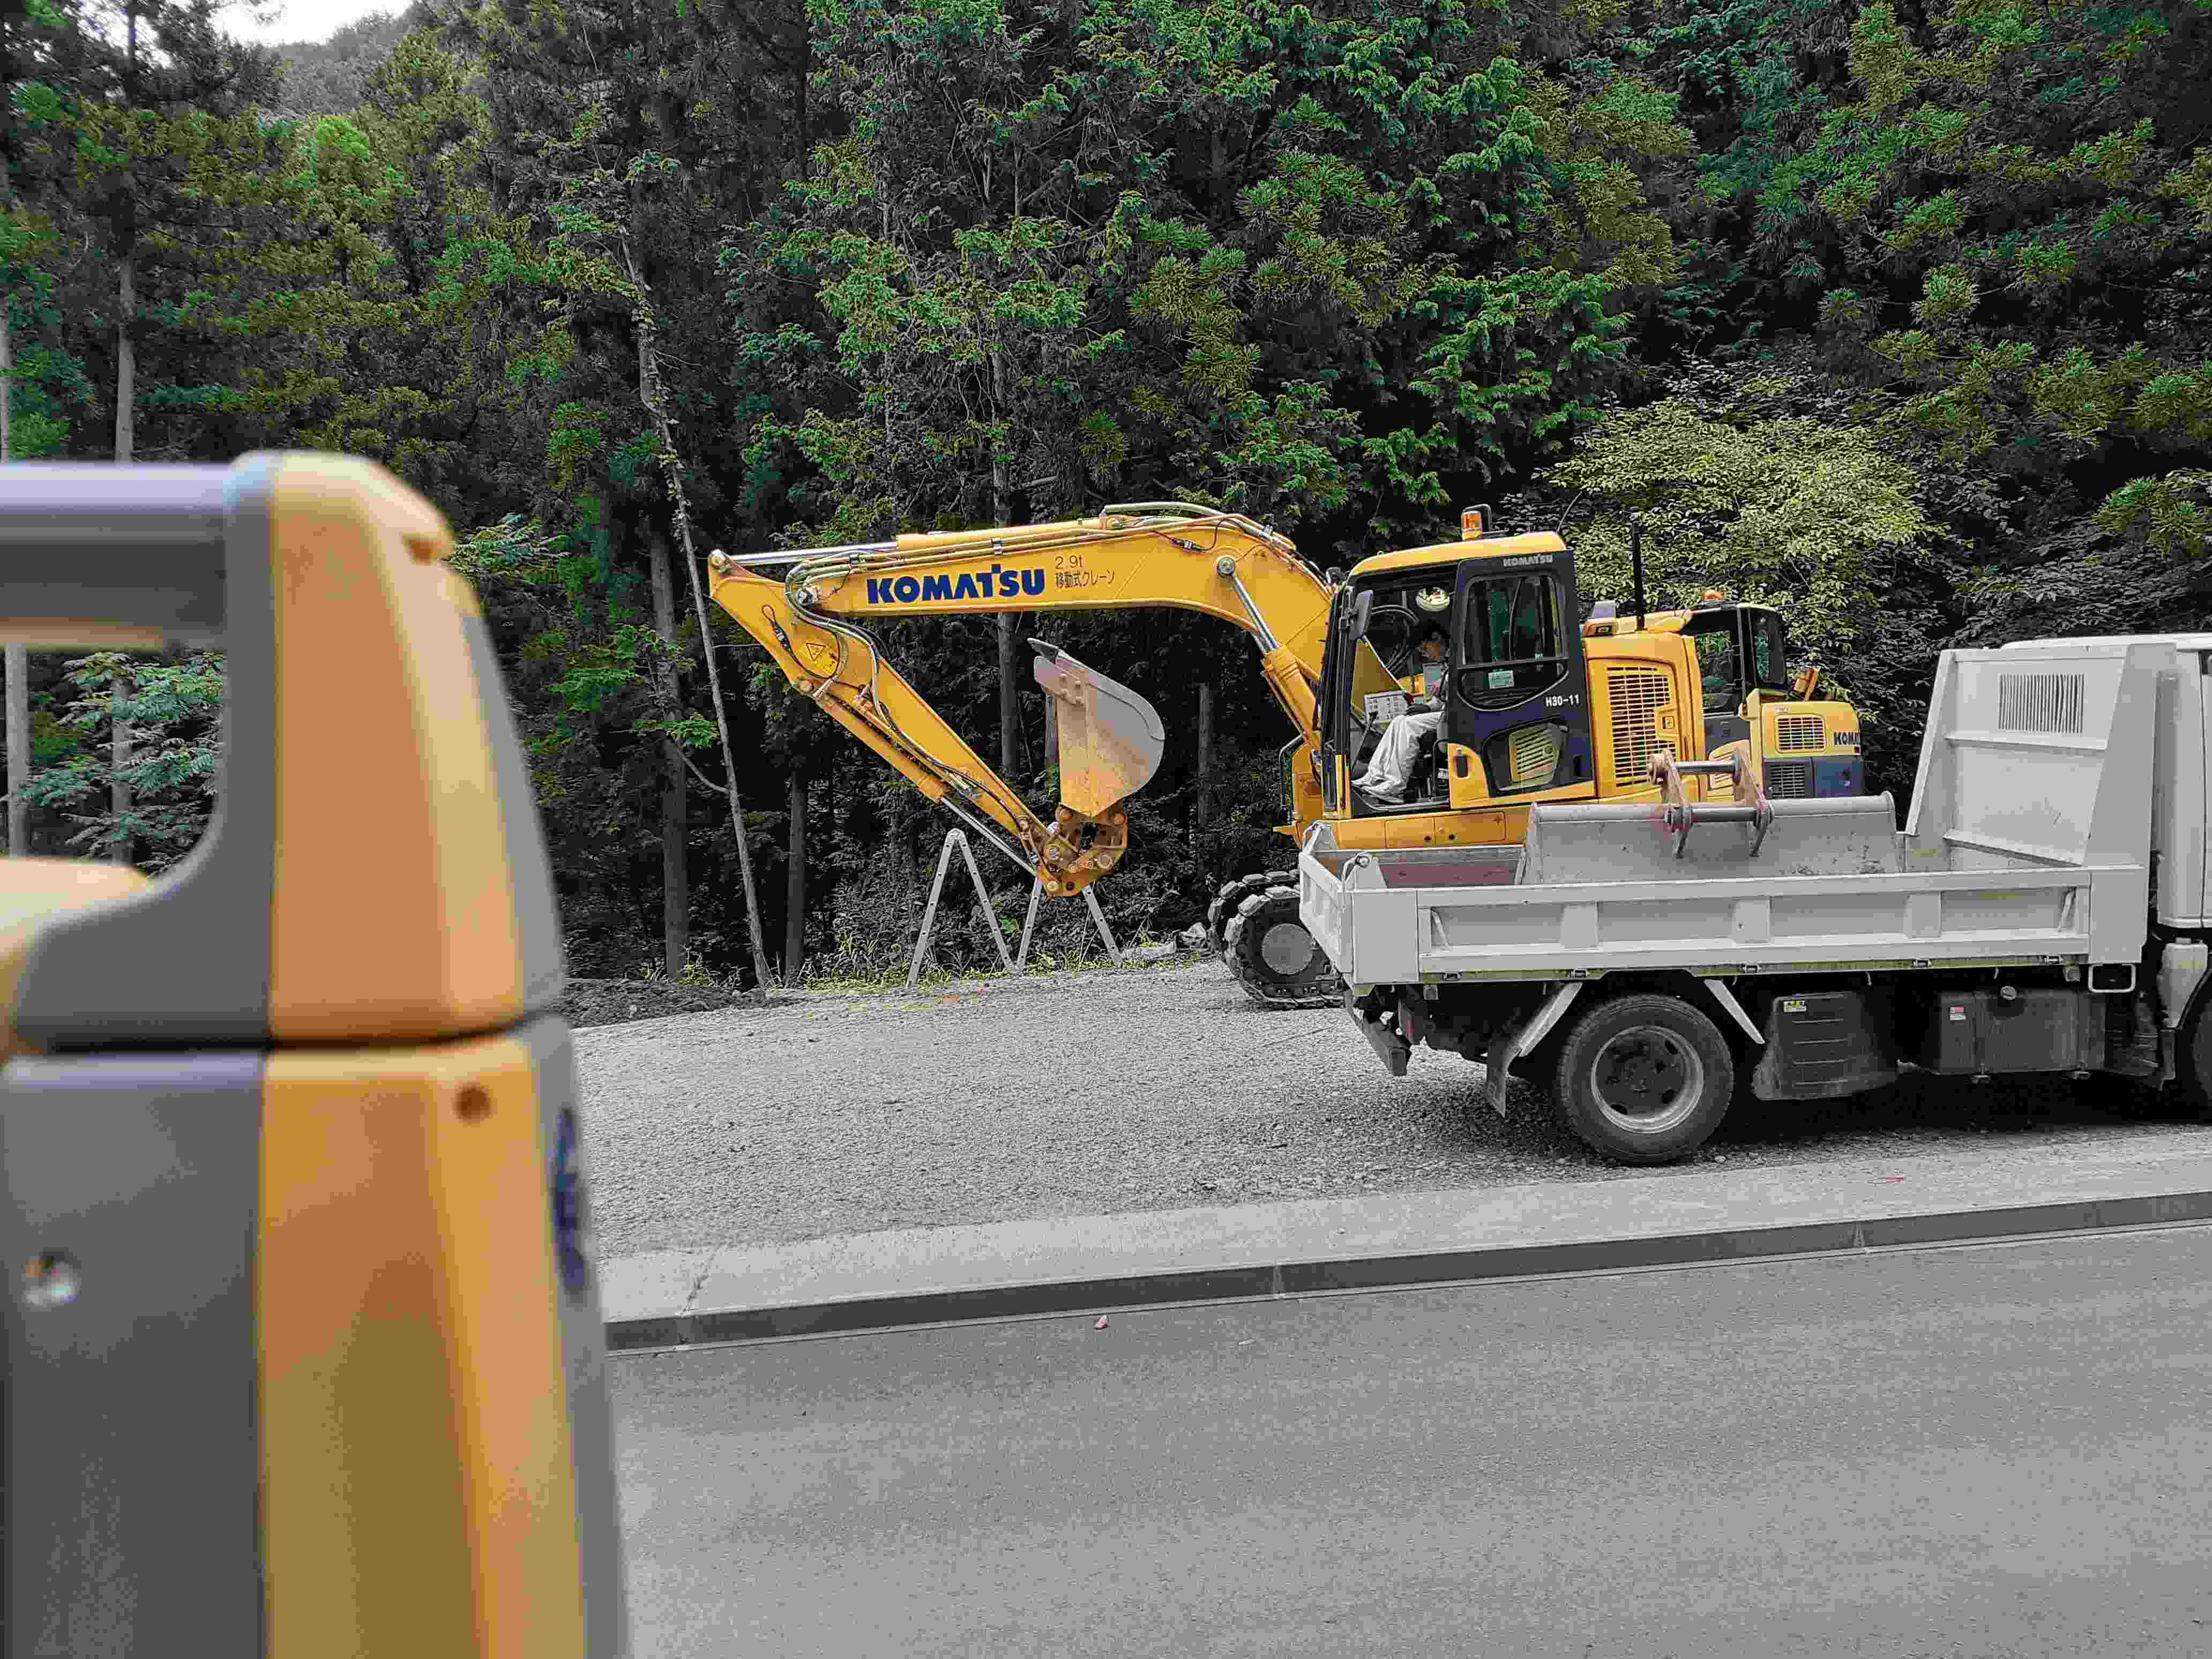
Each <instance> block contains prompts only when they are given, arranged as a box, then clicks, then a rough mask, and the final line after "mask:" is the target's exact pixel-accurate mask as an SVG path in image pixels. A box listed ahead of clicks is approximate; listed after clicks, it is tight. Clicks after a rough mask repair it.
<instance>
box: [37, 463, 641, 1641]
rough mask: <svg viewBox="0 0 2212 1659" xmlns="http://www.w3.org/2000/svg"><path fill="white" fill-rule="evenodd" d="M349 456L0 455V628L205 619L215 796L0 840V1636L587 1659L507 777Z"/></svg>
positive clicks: (611, 1628) (587, 1396) (518, 751)
mask: <svg viewBox="0 0 2212 1659" xmlns="http://www.w3.org/2000/svg"><path fill="white" fill-rule="evenodd" d="M452 545H453V538H452V537H451V535H450V534H449V533H448V532H447V527H446V525H445V523H444V521H443V520H441V519H440V517H439V515H438V514H437V513H436V512H435V511H434V510H433V509H432V508H431V507H430V506H429V504H428V502H426V501H423V500H422V498H421V497H420V496H418V495H415V494H414V493H413V492H412V491H411V490H409V489H406V488H405V487H404V485H402V484H401V483H399V481H398V479H396V478H394V477H392V476H391V475H390V474H388V473H386V472H385V471H382V470H380V469H379V468H377V467H374V466H372V465H368V463H366V462H362V461H355V460H348V459H343V458H339V457H335V456H325V455H302V454H289V455H279V454H259V455H250V456H247V457H246V459H243V460H241V461H240V462H239V463H238V464H237V465H235V466H232V467H217V466H185V465H152V466H144V465H141V466H131V465H123V466H110V465H85V464H71V465H44V464H38V463H21V462H19V463H15V464H13V465H7V466H0V550H4V552H5V555H6V556H5V558H4V560H0V637H4V638H5V639H6V640H7V641H8V642H9V643H10V644H23V645H28V646H31V647H36V648H42V649H64V648H76V647H91V648H106V649H118V648H120V649H125V650H139V649H143V650H158V649H161V647H164V646H186V647H196V648H220V649H221V650H222V652H223V653H224V666H225V675H226V685H225V695H224V708H223V778H222V802H221V807H220V810H219V811H218V812H217V814H216V819H215V821H214V823H212V824H210V827H209V829H208V831H207V833H206V835H205V836H204V838H203V839H202V840H201V842H200V844H199V845H198V846H197V847H196V848H194V849H193V850H192V852H191V855H190V856H189V857H187V858H186V859H185V860H183V861H182V862H180V863H179V864H177V865H175V866H173V867H171V868H170V869H168V870H167V871H164V872H161V874H160V875H159V876H157V877H155V878H152V879H151V880H148V879H146V878H143V877H140V876H138V875H137V873H136V872H131V871H129V870H125V869H121V868H118V867H116V866H88V865H86V864H82V863H79V862H76V861H75V860H62V859H9V860H4V861H0V999H4V1000H0V1009H4V1021H0V1051H4V1053H5V1055H6V1057H7V1058H6V1064H5V1066H4V1068H0V1182H4V1184H5V1187H6V1189H7V1202H6V1203H5V1204H4V1205H0V1253H4V1260H5V1261H7V1263H8V1265H9V1270H10V1272H11V1273H12V1274H13V1280H12V1283H13V1285H14V1288H15V1294H14V1295H13V1296H12V1297H10V1298H9V1304H8V1306H7V1309H6V1314H5V1340H6V1345H7V1356H6V1371H5V1381H6V1386H5V1387H4V1389H0V1470H4V1474H5V1480H4V1486H0V1498H4V1501H5V1504H6V1526H5V1529H4V1530H5V1534H6V1546H5V1555H6V1560H5V1565H4V1571H5V1573H6V1589H5V1605H4V1616H0V1654H4V1655H5V1656H6V1659H17V1656H21V1659H30V1656H32V1655H46V1654H157V1653H178V1654H185V1653H189V1654H209V1655H216V1654H220V1655H223V1656H226V1659H340V1656H346V1659H418V1656H428V1655H434V1654H435V1655H450V1656H454V1659H614V1656H617V1655H619V1654H621V1653H622V1652H623V1651H624V1650H625V1649H626V1645H627V1634H626V1630H625V1620H624V1613H623V1577H622V1567H621V1560H620V1553H619V1539H618V1535H617V1523H616V1495H615V1472H614V1463H613V1453H612V1449H611V1446H612V1441H611V1427H610V1423H609V1415H608V1401H607V1393H606V1378H605V1326H604V1324H603V1322H602V1320H601V1316H600V1312H599V1294H598V1290H597V1288H596V1284H595V1274H594V1270H593V1267H592V1262H591V1260H590V1257H589V1255H588V1251H587V1249H586V1222H585V1216H584V1210H583V1187H582V1178H581V1175H580V1164H579V1147H578V1127H577V1101H576V1076H575V1066H574V1057H573V1054H572V1051H571V1046H570V1040H569V1034H568V1026H567V1025H566V1024H564V1023H563V1021H562V1018H561V1013H560V1000H559V999H560V990H561V981H562V967H561V939H560V930H559V927H558V924H557V922H556V917H555V913H554V904H553V887H552V878H551V875H550V871H549V869H548V867H547V864H546V860H545V852H544V843H543V841H542V839H541V836H540V834H539V829H538V817H537V809H536V803H535V801H534V800H533V799H532V793H531V788H530V773H529V767H528V763H527V762H526V758H525V757H524V754H523V750H522V746H521V744H520V741H519V740H518V738H517V736H516V732H515V729H514V725H513V720H512V719H511V717H510V715H509V713H508V709H507V699H506V696H505V695H504V693H503V692H502V690H501V685H500V679H499V671H498V666H497V663H496V660H495V658H494V656H493V654H492V648H491V643H490V641H489V636H488V635H486V633H485V630H484V624H483V617H482V616H481V615H480V614H479V612H478V611H477V603H476V599H475V598H474V596H473V595H472V594H471V592H470V591H469V588H468V585H467V584H466V583H465V582H464V581H463V580H461V579H460V578H459V576H458V575H456V574H454V573H453V571H452V570H451V569H449V568H447V565H446V563H445V562H444V561H445V556H446V555H447V552H449V551H450V550H451V548H452Z"/></svg>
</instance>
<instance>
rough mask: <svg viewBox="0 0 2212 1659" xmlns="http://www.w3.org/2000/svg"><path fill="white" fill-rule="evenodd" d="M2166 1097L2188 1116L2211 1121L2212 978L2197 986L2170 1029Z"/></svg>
mask: <svg viewBox="0 0 2212 1659" xmlns="http://www.w3.org/2000/svg"><path fill="white" fill-rule="evenodd" d="M2167 1093H2168V1097H2169V1098H2170V1099H2171V1100H2172V1103H2174V1104H2175V1105H2177V1106H2178V1107H2179V1108H2180V1109H2182V1110H2183V1111H2185V1112H2186V1113H2188V1114H2189V1115H2190V1116H2191V1117H2193V1118H2197V1119H2198V1120H2200V1121H2212V981H2206V982H2205V983H2204V984H2203V985H2202V986H2200V987H2197V994H2196V995H2195V996H2194V997H2192V998H2191V999H2190V1003H2189V1011H2188V1012H2186V1013H2185V1014H2183V1015H2182V1017H2181V1028H2180V1030H2178V1031H2176V1032H2175V1033H2174V1044H2173V1082H2172V1085H2171V1086H2170V1088H2169V1090H2168V1091H2167Z"/></svg>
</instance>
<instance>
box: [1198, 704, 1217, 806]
mask: <svg viewBox="0 0 2212 1659" xmlns="http://www.w3.org/2000/svg"><path fill="white" fill-rule="evenodd" d="M1197 808H1198V811H1197V818H1198V826H1199V828H1200V829H1205V828H1206V826H1208V825H1209V824H1211V823H1212V822H1213V682H1212V681H1211V680H1200V682H1199V683H1198V796H1197Z"/></svg>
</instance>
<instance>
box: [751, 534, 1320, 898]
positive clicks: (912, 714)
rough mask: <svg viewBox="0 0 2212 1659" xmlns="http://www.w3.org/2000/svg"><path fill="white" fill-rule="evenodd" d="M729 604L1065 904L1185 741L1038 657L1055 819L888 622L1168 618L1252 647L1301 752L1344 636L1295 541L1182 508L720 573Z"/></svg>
mask: <svg viewBox="0 0 2212 1659" xmlns="http://www.w3.org/2000/svg"><path fill="white" fill-rule="evenodd" d="M708 567H709V572H710V580H711V582H712V586H713V592H714V600H715V603H717V604H718V605H720V606H721V607H722V609H723V610H725V611H727V612H729V614H730V615H731V616H732V617H736V618H737V620H738V623H740V624H741V625H742V626H743V627H744V629H745V630H746V632H748V633H750V635H752V636H753V637H754V638H755V639H756V640H757V641H760V643H761V645H762V646H763V647H764V648H765V649H766V650H767V651H768V653H769V655H770V656H771V657H772V658H774V659H775V662H776V665H777V666H778V667H780V668H781V669H782V670H783V671H784V673H785V674H786V676H787V677H788V678H789V679H790V680H791V682H792V684H793V685H795V686H797V687H798V688H799V690H802V691H805V693H806V694H807V695H808V696H811V697H812V698H813V699H814V701H815V702H816V704H817V706H818V707H819V708H821V709H822V710H823V713H825V714H829V716H830V718H832V719H833V720H836V721H838V722H839V723H840V724H841V725H842V726H845V727H846V728H847V729H848V731H850V732H853V733H854V736H856V737H858V738H860V740H861V741H862V742H863V743H865V744H867V745H868V746H869V747H870V748H871V749H873V750H875V751H876V752H877V753H878V755H880V756H882V757H884V760H886V761H887V762H889V763H890V765H891V766H892V767H893V768H894V769H896V770H897V771H898V772H899V773H900V774H901V775H903V776H904V777H906V778H907V779H908V781H910V782H912V783H913V784H914V785H915V787H917V788H919V789H920V790H921V792H922V793H923V794H924V795H926V796H927V797H928V798H929V799H933V800H936V801H939V802H942V803H944V804H945V805H946V806H947V807H948V808H949V809H950V810H951V811H953V812H955V813H956V814H957V816H959V817H962V818H963V819H965V820H966V821H967V822H968V823H969V824H970V825H971V826H972V827H974V828H975V829H978V830H980V831H981V833H982V834H983V835H985V836H987V838H988V839H989V840H990V841H991V842H993V843H994V845H995V846H997V847H998V848H1000V850H1001V851H1003V852H1005V853H1006V854H1007V855H1008V856H1009V857H1011V858H1012V859H1014V860H1015V861H1016V862H1018V863H1019V864H1021V865H1022V866H1023V867H1024V868H1025V869H1027V870H1030V871H1032V872H1035V873H1036V875H1037V876H1038V877H1039V878H1041V879H1042V881H1043V882H1044V884H1045V888H1046V890H1047V891H1048V892H1051V893H1054V894H1067V893H1074V892H1078V891H1080V890H1082V889H1083V888H1084V887H1085V886H1086V885H1088V884H1090V883H1091V882H1092V881H1094V880H1096V879H1097V878H1098V877H1099V876H1101V875H1103V874H1104V873H1105V872H1107V871H1108V870H1110V869H1111V868H1113V866H1115V863H1116V862H1118V861H1119V860H1120V859H1121V854H1122V853H1123V851H1124V850H1126V848H1127V845H1128V822H1127V814H1126V812H1125V811H1123V808H1122V803H1123V802H1124V801H1126V800H1127V799H1128V797H1129V796H1130V795H1131V794H1133V793H1135V791H1136V790H1138V789H1139V788H1141V787H1143V786H1144V784H1145V783H1146V782H1147V781H1150V779H1151V777H1152V774H1153V772H1154V771H1155V770H1157V769H1158V765H1159V760H1160V755H1161V753H1162V751H1163V750H1164V744H1165V741H1166V738H1165V732H1164V728H1163V727H1162V726H1161V723H1160V719H1159V716H1158V713H1157V712H1155V711H1154V710H1153V708H1152V705H1151V704H1150V703H1148V702H1146V701H1145V699H1144V698H1143V697H1141V696H1139V695H1138V694H1137V693H1135V692H1134V691H1133V690H1130V689H1129V688H1128V687H1127V686H1124V685H1121V684H1119V683H1117V682H1115V681H1114V680H1112V679H1109V678H1107V677H1106V676H1104V675H1103V674H1100V673H1099V672H1097V671H1096V670H1095V669H1091V668H1089V667H1087V666H1085V665H1084V664H1082V663H1080V662H1079V661H1077V660H1076V659H1074V658H1073V657H1072V656H1070V655H1068V654H1067V653H1066V652H1064V651H1060V650H1058V649H1056V648H1054V647H1050V646H1047V645H1042V644H1041V643H1039V642H1037V641H1032V644H1034V645H1036V646H1037V650H1038V656H1037V661H1036V667H1035V670H1034V672H1035V676H1036V682H1037V684H1038V685H1039V686H1040V687H1041V688H1042V689H1043V690H1044V691H1045V692H1046V693H1047V695H1048V696H1052V697H1054V699H1055V701H1056V703H1057V708H1058V712H1059V714H1060V719H1059V720H1058V722H1057V725H1058V729H1059V732H1060V752H1059V755H1058V756H1057V757H1056V758H1057V759H1058V762H1059V765H1060V779H1061V800H1060V808H1059V810H1058V811H1057V812H1056V813H1055V814H1054V817H1053V819H1052V820H1051V821H1050V822H1049V823H1048V822H1046V821H1045V820H1044V819H1042V817H1039V816H1038V815H1037V814H1036V813H1035V812H1034V811H1031V810H1030V807H1029V805H1027V803H1025V802H1024V800H1023V799H1022V797H1021V795H1020V793H1019V792H1018V791H1017V790H1016V789H1015V788H1014V787H1012V785H1011V784H1009V783H1007V782H1006V780H1005V779H1003V778H1001V777H1000V776H999V775H998V774H997V773H996V772H995V771H994V770H993V769H992V768H991V767H990V766H989V765H988V764H987V763H986V762H985V761H984V760H983V758H982V757H981V756H980V755H978V754H976V752H975V750H974V749H973V748H971V747H970V746H969V744H968V743H967V742H966V741H965V740H964V739H963V738H961V737H960V735H959V734H958V733H957V732H955V731H954V730H953V729H952V727H951V725H950V724H949V723H947V722H946V721H945V719H944V717H943V716H942V715H940V714H938V712H937V711H936V710H935V709H934V708H932V707H931V706H930V704H929V702H927V699H925V698H924V697H923V696H921V693H920V692H918V691H917V690H915V688H914V686H913V685H912V684H911V683H909V682H908V680H907V679H906V678H905V677H904V676H903V675H902V674H901V673H900V672H899V671H898V670H897V669H896V667H895V666H893V665H892V664H891V663H890V661H889V660H888V659H887V658H886V656H885V654H884V651H883V649H882V647H881V645H880V643H879V641H878V639H877V637H876V635H875V634H874V633H873V632H872V629H871V626H870V625H871V624H872V623H876V622H878V621H894V620H902V619H906V618H911V617H927V616H960V615H969V616H975V615H994V614H1000V613H1004V612H1008V611H1037V610H1132V609H1147V608H1152V607H1156V606H1168V607H1172V608H1176V609H1179V610H1186V611H1200V612H1202V613H1204V614H1206V615H1208V616H1212V617H1219V618H1221V619H1222V620H1223V621H1225V622H1228V623H1231V624H1233V625H1235V626H1236V627H1238V628H1240V629H1243V630H1244V632H1245V633H1247V634H1248V635H1250V636H1251V638H1252V640H1253V641H1254V643H1255V645H1256V646H1257V647H1259V650H1260V653H1261V655H1260V667H1261V674H1262V675H1263V676H1264V677H1265V678H1266V679H1267V683H1268V684H1269V686H1270V687H1271V688H1272V689H1273V691H1274V693H1275V696H1276V697H1277V700H1278V701H1279V702H1281V704H1282V705H1283V708H1284V710H1285V713H1286V714H1288V715H1289V716H1290V718H1291V721H1292V722H1293V724H1294V725H1295V726H1296V727H1297V731H1298V732H1299V733H1300V734H1301V735H1302V736H1307V737H1310V734H1311V733H1312V732H1313V729H1314V716H1315V708H1316V703H1315V691H1316V685H1317V684H1318V681H1319V677H1320V671H1321V656H1322V645H1323V641H1324V638H1325V635H1326V632H1327V627H1328V603H1329V593H1330V587H1329V584H1328V581H1327V580H1326V579H1324V578H1323V577H1322V575H1321V574H1319V573H1317V572H1316V571H1315V570H1314V569H1313V568H1312V567H1311V566H1310V565H1308V564H1307V563H1306V562H1304V560H1303V559H1301V558H1300V557H1299V556H1298V554H1297V549H1296V548H1295V547H1294V546H1293V545H1292V544H1291V543H1290V541H1289V540H1287V539H1286V538H1284V537H1282V536H1280V535H1279V534H1277V533H1276V532H1273V531H1272V530H1269V529H1268V528H1267V526H1264V525H1261V524H1257V523H1255V522H1254V521H1253V520H1249V519H1245V518H1242V517H1239V516H1237V515H1235V514H1231V513H1218V512H1216V511H1214V510H1212V508H1208V507H1192V506H1188V505H1187V504H1184V503H1181V502H1143V503H1139V504H1135V505H1133V506H1125V507H1110V508H1109V509H1107V511H1106V512H1104V513H1102V514H1100V515H1099V516H1098V517H1097V518H1095V519H1077V520H1065V521H1062V522H1059V523H1054V524H1042V525H1024V526H1016V527H1011V528H1006V529H1000V530H987V531H959V532H939V533H933V534H927V535H913V536H901V537H899V538H897V539H896V540H894V541H886V542H869V543H860V544H854V545H850V546H844V547H832V548H817V549H801V550H791V551H785V552H775V553H757V554H750V555H745V556H735V557H733V556H731V555H729V554H726V553H722V552H716V553H715V554H714V555H713V556H711V557H710V558H709V559H708Z"/></svg>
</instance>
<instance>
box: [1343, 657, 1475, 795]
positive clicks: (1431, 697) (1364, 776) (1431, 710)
mask: <svg viewBox="0 0 2212 1659" xmlns="http://www.w3.org/2000/svg"><path fill="white" fill-rule="evenodd" d="M1414 653H1415V660H1416V661H1417V662H1418V664H1419V678H1417V679H1414V680H1413V681H1412V682H1411V683H1410V684H1408V687H1407V689H1408V690H1411V691H1413V706H1412V707H1411V708H1409V709H1408V710H1407V712H1406V713H1405V714H1396V715H1393V716H1392V717H1391V720H1390V724H1389V726H1385V727H1384V728H1383V737H1382V740H1381V741H1380V742H1378V743H1377V744H1376V745H1375V752H1374V753H1373V754H1372V755H1370V756H1369V757H1368V759H1367V769H1366V770H1365V771H1364V772H1362V773H1361V774H1360V775H1359V776H1358V778H1356V779H1355V780H1353V783H1352V787H1354V788H1356V789H1358V791H1359V793H1361V794H1363V795H1364V796H1366V797H1367V799H1369V800H1370V801H1374V802H1376V803H1377V804H1379V805H1386V806H1397V805H1403V804H1404V802H1405V799H1406V791H1407V787H1409V786H1410V785H1411V784H1412V782H1413V763H1414V760H1415V759H1416V757H1418V756H1419V753H1420V747H1421V739H1422V738H1426V737H1432V736H1434V735H1435V733H1436V730H1437V727H1438V726H1441V725H1443V718H1444V715H1443V702H1442V701H1441V698H1442V694H1443V677H1444V665H1445V662H1446V661H1447V660H1448V659H1449V658H1450V656H1451V641H1450V640H1449V638H1448V637H1447V636H1446V635H1445V633H1444V630H1443V629H1441V628H1431V629H1429V630H1428V631H1427V632H1426V633H1425V634H1423V635H1421V638H1420V641H1419V644H1418V645H1416V646H1415V647H1414Z"/></svg>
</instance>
